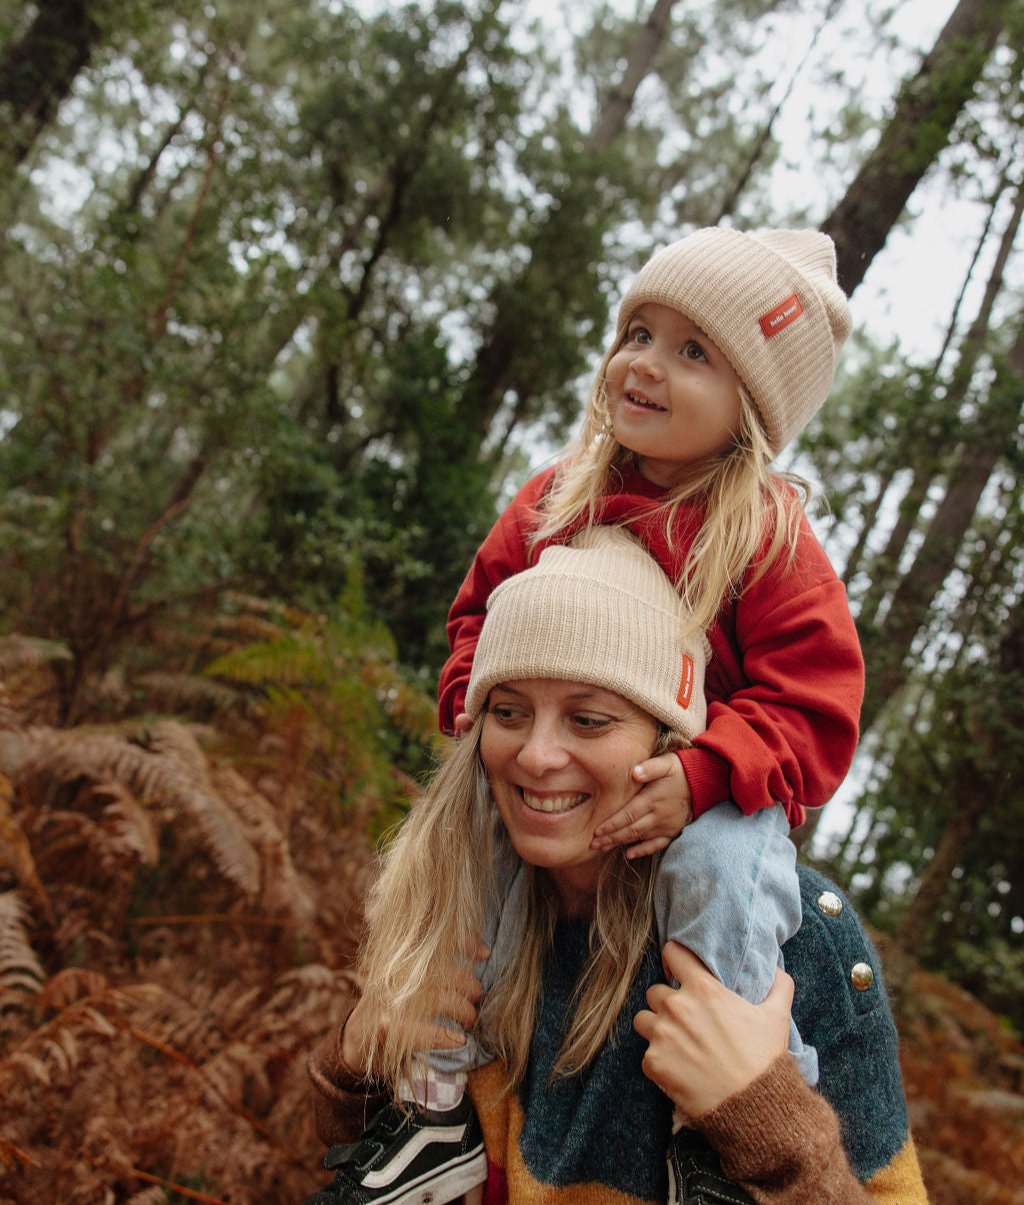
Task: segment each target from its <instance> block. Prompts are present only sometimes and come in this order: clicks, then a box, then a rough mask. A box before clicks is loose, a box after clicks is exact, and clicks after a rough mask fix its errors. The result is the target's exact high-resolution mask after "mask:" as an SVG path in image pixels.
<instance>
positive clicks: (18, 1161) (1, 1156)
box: [0, 1134, 39, 1172]
mask: <svg viewBox="0 0 1024 1205" xmlns="http://www.w3.org/2000/svg"><path fill="white" fill-rule="evenodd" d="M0 1164H2V1165H3V1166H4V1167H6V1168H7V1170H8V1171H12V1172H13V1171H17V1170H18V1168H20V1167H38V1166H39V1160H38V1159H33V1158H32V1156H31V1155H30V1154H29V1153H28V1151H23V1150H22V1149H21V1147H20V1146H17V1145H16V1144H15V1143H13V1142H9V1141H8V1140H7V1139H6V1138H5V1137H4V1136H3V1134H0Z"/></svg>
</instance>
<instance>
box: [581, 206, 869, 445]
mask: <svg viewBox="0 0 1024 1205" xmlns="http://www.w3.org/2000/svg"><path fill="white" fill-rule="evenodd" d="M644 302H657V303H658V304H660V305H666V306H669V307H670V308H671V309H674V310H679V311H680V313H683V314H685V315H686V316H687V317H688V318H689V319H690V320H691V321H692V322H695V323H696V324H697V326H699V327H700V329H701V330H702V331H704V332H705V334H707V335H708V337H709V338H710V339H712V340H713V341H714V342H715V343H716V344H717V345H718V347H719V349H720V350H721V351H722V352H723V354H724V355H725V357H726V359H728V361H729V363H730V364H731V365H732V366H733V368H734V369H735V370H736V374H737V376H739V378H740V380H741V381H742V382H743V384H744V385H745V386H746V388H747V391H748V392H749V393H750V396H751V398H752V399H753V402H754V405H755V406H756V407H757V410H758V413H759V414H760V416H761V421H762V423H763V424H764V428H765V431H766V432H767V434H768V441H769V443H770V444H771V447H772V451H773V452H776V453H777V452H779V451H781V450H782V448H783V447H785V445H786V444H787V443H789V441H790V440H791V439H792V438H793V437H794V436H795V435H798V434H799V433H800V432H801V431H802V430H803V428H804V427H805V426H806V425H807V423H808V421H809V420H810V418H811V416H812V415H813V414H814V413H815V412H816V411H817V410H818V408H819V407H820V406H821V404H822V402H824V400H825V398H826V397H827V396H828V391H829V390H830V389H831V388H832V379H833V377H834V376H835V370H836V360H837V358H838V355H839V349H840V348H841V347H842V345H843V342H844V341H845V339H846V336H847V335H848V334H849V333H850V309H849V306H848V305H847V303H846V295H845V294H844V293H843V291H842V289H840V287H839V285H838V284H837V283H836V252H835V245H834V244H833V242H832V240H831V239H830V238H829V237H828V235H827V234H822V233H821V232H820V231H818V230H754V231H751V232H750V233H749V234H745V233H743V232H742V231H740V230H730V229H727V228H726V227H720V226H713V227H708V228H707V229H704V230H697V231H695V232H694V233H693V234H690V235H687V237H686V238H683V239H680V240H679V241H678V242H676V243H671V244H670V245H669V246H667V247H663V248H662V249H661V250H660V251H658V252H657V253H656V254H655V255H654V256H653V257H652V258H651V259H650V260H649V261H648V262H647V264H646V265H645V266H644V267H643V268H641V269H640V272H639V274H638V275H637V277H636V279H635V280H634V281H633V283H632V285H630V287H629V290H628V291H627V293H626V295H625V297H624V298H623V299H622V304H621V305H620V307H619V321H618V334H617V337H616V341H615V347H616V348H617V347H618V346H619V344H620V343H621V340H622V335H623V332H624V330H625V327H626V325H627V323H628V322H629V320H630V318H631V317H632V316H633V314H634V313H635V312H636V310H637V309H638V308H639V307H640V306H641V305H643V304H644ZM612 354H613V353H612V352H609V354H608V356H607V357H606V358H605V365H607V362H608V359H609V358H610V357H611V355H612ZM602 374H603V369H602Z"/></svg>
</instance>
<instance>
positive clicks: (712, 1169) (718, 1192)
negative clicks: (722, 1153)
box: [668, 1127, 754, 1205]
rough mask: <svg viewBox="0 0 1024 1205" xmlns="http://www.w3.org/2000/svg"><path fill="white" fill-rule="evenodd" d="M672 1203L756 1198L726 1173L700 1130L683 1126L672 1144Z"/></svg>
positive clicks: (732, 1204)
mask: <svg viewBox="0 0 1024 1205" xmlns="http://www.w3.org/2000/svg"><path fill="white" fill-rule="evenodd" d="M668 1199H669V1205H754V1198H753V1197H752V1196H750V1195H749V1194H748V1193H747V1192H745V1191H744V1190H743V1189H742V1188H740V1186H739V1185H738V1184H734V1183H733V1182H732V1181H731V1180H727V1179H726V1178H725V1176H724V1175H723V1174H722V1165H721V1164H720V1163H719V1161H718V1156H717V1155H716V1154H715V1151H714V1148H713V1147H712V1145H711V1144H710V1143H709V1142H708V1141H707V1139H706V1138H703V1137H702V1136H701V1135H700V1134H698V1133H697V1131H696V1130H690V1129H687V1128H685V1127H684V1128H682V1129H679V1130H676V1132H675V1133H674V1134H673V1135H672V1141H671V1143H670V1144H669V1148H668Z"/></svg>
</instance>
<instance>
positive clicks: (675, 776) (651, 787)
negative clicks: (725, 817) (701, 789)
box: [590, 753, 693, 860]
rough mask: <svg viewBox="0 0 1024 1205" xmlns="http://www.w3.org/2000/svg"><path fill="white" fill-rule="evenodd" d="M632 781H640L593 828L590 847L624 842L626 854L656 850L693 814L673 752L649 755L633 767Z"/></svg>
mask: <svg viewBox="0 0 1024 1205" xmlns="http://www.w3.org/2000/svg"><path fill="white" fill-rule="evenodd" d="M632 778H633V781H634V782H640V783H643V784H644V785H643V786H642V787H641V788H640V790H638V791H637V793H636V794H635V795H634V796H633V798H632V799H630V800H629V802H628V803H627V804H626V806H625V807H623V808H620V809H619V811H617V812H616V813H615V814H614V815H613V816H609V817H608V819H607V820H605V821H604V823H603V824H599V825H598V827H597V828H596V829H595V830H594V839H593V841H591V843H590V846H591V849H600V850H609V849H612V848H613V847H614V846H616V845H628V846H629V848H628V849H627V850H626V857H627V858H628V859H630V860H632V859H633V858H643V857H646V855H647V854H656V853H658V852H659V851H661V850H663V849H664V848H665V847H666V846H667V845H668V843H669V842H670V841H671V840H672V839H673V838H674V837H678V836H679V834H680V833H681V832H682V831H683V829H684V828H685V827H686V826H687V824H689V822H690V819H691V817H692V815H693V809H692V807H691V803H690V784H689V782H688V781H687V778H686V771H685V770H684V769H683V765H682V762H680V760H679V758H678V757H677V756H676V754H675V753H663V754H662V755H661V756H660V757H651V758H648V760H647V761H644V762H640V764H639V765H637V766H634V767H633V772H632Z"/></svg>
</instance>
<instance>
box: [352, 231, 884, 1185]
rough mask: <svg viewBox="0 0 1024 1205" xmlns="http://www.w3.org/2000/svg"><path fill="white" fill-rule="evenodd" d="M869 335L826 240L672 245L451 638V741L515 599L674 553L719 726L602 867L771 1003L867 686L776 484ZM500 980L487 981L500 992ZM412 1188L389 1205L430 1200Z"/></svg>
mask: <svg viewBox="0 0 1024 1205" xmlns="http://www.w3.org/2000/svg"><path fill="white" fill-rule="evenodd" d="M849 329H850V316H849V309H848V307H847V303H846V298H845V296H844V295H843V293H842V291H841V289H840V288H839V286H838V284H837V283H836V265H835V250H834V247H833V245H832V242H831V240H830V239H829V238H828V237H827V236H825V235H823V234H821V233H819V232H817V231H813V230H759V231H754V232H751V233H743V232H740V231H738V230H731V229H724V228H712V229H705V230H699V231H697V232H696V233H694V234H691V235H689V236H688V237H686V238H684V239H682V240H680V241H679V242H676V243H673V244H671V245H670V246H668V247H665V248H663V249H662V250H661V251H659V252H658V253H657V254H656V255H654V257H653V258H652V259H651V260H650V261H649V262H648V263H647V264H646V265H645V267H644V268H643V269H642V270H641V271H640V273H639V274H638V276H637V277H636V279H635V280H634V282H633V284H632V285H631V286H630V288H629V290H628V291H627V293H626V295H625V297H624V299H623V301H622V303H621V305H620V307H619V312H618V322H617V330H616V335H615V338H614V340H613V342H612V345H611V347H610V348H609V350H608V352H607V353H606V355H605V357H604V360H603V361H602V363H601V366H600V368H599V370H598V373H597V377H596V380H595V383H594V386H593V389H592V392H591V396H590V400H589V404H588V407H587V412H586V415H585V419H584V424H583V429H582V433H581V437H580V440H579V443H578V445H577V447H576V448H575V449H574V450H573V451H572V452H571V454H570V455H569V456H568V457H567V458H566V459H565V460H563V461H562V462H561V463H559V464H557V465H556V466H555V467H554V468H553V469H549V470H547V471H545V472H542V473H540V474H539V475H538V476H536V477H534V478H533V479H532V480H531V481H529V482H528V483H527V484H526V485H525V486H524V487H523V489H522V490H520V492H519V494H518V495H517V496H516V498H515V499H514V501H513V502H512V503H511V504H510V506H509V507H508V508H507V510H506V511H505V512H504V513H503V514H502V515H501V516H500V518H499V519H498V521H497V523H496V524H495V526H494V528H493V529H492V531H491V532H490V534H489V535H488V537H487V538H486V540H485V541H484V543H483V544H482V545H481V547H480V550H479V551H478V553H477V556H476V558H475V560H474V562H473V565H472V566H471V568H470V570H469V573H468V574H467V576H466V579H465V581H464V583H463V585H462V587H461V589H460V590H459V593H458V595H457V597H456V599H455V602H454V604H453V605H452V608H451V611H450V614H449V621H448V637H449V643H450V647H451V650H452V652H451V656H450V658H449V660H448V662H447V664H446V665H445V667H444V670H443V672H442V675H441V682H440V691H439V695H440V722H441V727H442V729H443V730H445V731H447V732H449V733H451V732H455V731H459V730H461V729H462V728H463V727H464V726H465V724H466V717H465V716H464V712H465V710H466V704H465V697H466V689H467V685H468V682H469V679H470V672H471V667H472V662H473V654H474V651H475V648H476V642H477V638H478V636H479V634H480V630H481V627H482V625H483V621H484V616H485V609H486V603H487V600H488V598H489V597H490V595H491V593H492V591H493V590H494V589H495V588H496V587H497V586H498V585H499V584H500V583H501V582H502V581H504V580H506V579H507V578H509V577H511V576H513V575H515V574H518V573H521V572H523V571H524V570H526V569H527V568H528V567H529V566H530V565H532V564H535V563H536V562H537V559H538V557H539V556H540V554H541V552H542V551H543V549H545V548H546V547H548V546H549V545H551V544H565V543H569V542H570V541H571V540H572V539H573V537H574V536H575V535H576V534H577V533H578V532H579V531H580V530H581V529H583V528H585V527H587V526H595V525H613V526H624V527H627V528H628V529H629V530H630V531H631V532H632V533H633V534H634V535H635V536H636V537H637V538H638V539H639V540H640V541H641V543H642V544H643V545H644V547H646V548H647V550H648V551H649V552H650V553H651V554H652V555H653V556H654V558H655V559H656V560H657V562H658V563H659V564H660V565H661V567H662V568H663V569H664V571H665V572H666V574H667V575H668V577H669V578H670V579H671V580H672V581H673V582H674V583H675V584H676V587H677V589H678V591H679V595H680V597H681V607H680V617H681V619H680V622H681V623H682V622H685V623H686V624H687V625H688V629H689V630H692V631H694V632H698V633H699V632H700V631H701V630H702V629H703V630H706V635H707V639H708V641H709V644H710V648H711V654H712V655H711V659H710V662H709V664H708V667H707V673H706V678H705V684H704V687H705V692H706V698H707V726H706V729H705V730H704V731H703V732H702V733H700V734H699V735H696V736H695V737H694V739H693V741H692V743H691V744H690V745H689V746H688V747H686V748H682V749H679V750H678V751H675V752H671V753H667V754H663V755H661V756H659V757H655V758H652V759H650V760H648V761H646V762H643V763H641V764H640V765H638V766H637V767H635V769H634V776H635V778H636V780H637V782H638V783H641V784H643V786H642V789H640V790H639V791H638V793H637V794H636V795H635V796H634V797H633V799H632V800H631V801H630V803H629V804H628V805H627V807H626V808H625V809H623V811H622V812H620V813H619V814H618V815H617V816H615V817H613V818H612V819H611V820H610V821H608V822H606V823H605V824H603V825H602V826H600V828H599V829H598V830H597V832H596V833H595V837H594V842H595V847H597V848H607V847H610V846H611V845H613V844H621V843H627V842H628V843H633V844H632V846H631V848H630V849H629V850H628V851H627V853H626V856H627V857H630V856H634V857H635V856H641V855H644V854H647V853H651V852H654V851H656V850H659V849H665V853H664V855H663V858H662V863H661V868H660V871H659V899H658V901H657V905H656V911H657V920H658V930H659V935H660V936H661V938H662V940H668V939H670V938H671V939H674V940H676V941H679V942H680V943H681V944H682V945H684V946H687V947H688V948H689V949H691V950H692V951H693V952H694V953H695V954H697V956H698V957H700V958H701V960H702V961H703V962H704V963H705V964H706V965H707V966H708V967H709V968H710V969H711V970H712V972H714V973H715V975H716V976H717V977H718V978H720V979H721V981H722V982H723V983H725V984H726V985H727V986H728V987H730V988H732V989H733V990H734V991H737V992H739V994H740V995H742V996H744V997H745V998H747V999H749V1000H752V1001H754V1002H757V1001H760V1000H761V999H763V998H764V996H765V995H766V994H767V992H768V989H769V988H770V986H771V984H772V981H773V979H774V974H775V969H776V966H777V965H778V963H779V961H780V953H779V947H780V945H781V944H782V943H783V942H784V941H785V940H786V938H787V937H788V936H789V935H790V934H791V933H792V932H793V931H794V929H795V928H796V927H797V926H798V925H799V918H800V904H799V893H798V889H797V882H796V876H795V873H794V871H793V864H794V852H793V846H792V843H791V842H790V841H789V839H788V834H789V829H790V827H795V826H796V825H798V824H800V823H801V822H802V821H803V819H804V817H805V811H806V809H807V808H808V807H820V806H822V805H823V804H824V803H826V802H827V800H828V799H829V798H830V797H831V795H832V794H833V792H834V791H835V789H836V787H837V786H838V785H839V783H840V782H841V781H842V779H843V777H844V776H845V774H846V772H847V770H848V769H849V766H850V762H851V760H852V757H853V753H854V749H855V747H856V743H857V738H858V718H859V714H860V705H861V700H862V696H863V684H864V682H863V678H864V671H863V660H862V657H861V653H860V647H859V643H858V640H857V634H856V630H855V628H854V624H853V620H852V618H851V616H850V612H849V608H848V606H847V602H846V595H845V590H844V587H843V585H842V583H841V582H840V581H839V580H838V578H837V576H836V574H835V571H834V570H833V568H832V566H831V565H830V563H829V561H828V558H827V557H826V555H825V553H824V550H823V549H822V548H821V545H820V544H819V543H818V541H817V539H816V538H815V536H814V535H813V533H812V531H811V528H810V526H809V524H808V523H807V520H806V517H805V515H804V513H803V503H804V501H805V496H802V495H801V492H800V490H802V489H803V484H802V483H799V482H797V479H795V478H793V477H791V476H789V475H787V474H783V473H779V472H776V471H773V470H772V469H771V468H770V467H769V466H770V462H771V461H772V459H773V458H774V457H775V456H776V455H777V454H778V453H779V452H780V451H781V449H782V448H783V447H784V446H785V445H786V444H787V443H788V442H789V441H790V440H791V439H792V438H793V437H794V436H796V435H797V434H798V433H799V432H800V431H801V430H802V429H803V427H804V426H805V425H806V423H807V422H808V421H809V419H810V418H811V417H812V416H813V415H814V413H815V412H816V411H817V410H818V408H819V407H820V406H821V404H822V403H823V402H824V400H825V398H826V396H827V394H828V392H829V389H830V388H831V385H832V380H833V377H834V373H835V366H836V359H837V355H838V352H839V349H840V347H841V346H842V343H843V342H844V340H845V338H846V336H847V334H848V333H849ZM797 486H799V489H798V488H795V487H797ZM769 881H770V882H771V883H772V888H771V889H770V890H767V891H766V890H764V889H763V885H764V884H765V883H766V882H769ZM492 928H493V926H492ZM497 957H498V955H497V954H495V955H493V956H492V959H491V962H492V963H494V962H495V960H496V958H497ZM496 973H497V968H496V967H495V966H493V965H492V966H488V968H487V973H486V978H485V983H486V982H487V981H490V980H493V978H494V977H495V976H496ZM463 1049H464V1050H467V1051H470V1052H473V1053H474V1054H475V1051H476V1048H475V1045H474V1044H468V1045H467V1047H466V1048H463ZM791 1051H792V1053H793V1055H794V1058H795V1059H796V1061H797V1064H798V1066H799V1067H800V1070H801V1072H802V1074H803V1075H804V1078H805V1079H807V1080H808V1082H810V1083H814V1082H815V1081H816V1079H817V1061H816V1055H815V1052H814V1051H813V1049H811V1048H808V1047H804V1046H803V1044H802V1042H801V1041H800V1038H799V1034H798V1033H797V1032H796V1030H795V1027H794V1029H793V1032H792V1034H791ZM448 1054H449V1056H450V1054H451V1052H448ZM479 1057H483V1056H479ZM473 1065H475V1064H472V1063H466V1062H465V1060H464V1061H463V1063H462V1064H459V1063H458V1062H457V1061H456V1062H455V1063H453V1061H452V1060H451V1058H450V1057H449V1058H448V1059H447V1060H445V1059H433V1058H432V1059H431V1065H430V1071H429V1073H428V1074H427V1075H426V1077H425V1083H424V1085H423V1086H421V1087H419V1088H414V1087H413V1086H411V1085H410V1087H409V1099H410V1101H411V1102H412V1103H414V1104H415V1105H418V1106H420V1107H421V1108H423V1109H428V1110H429V1112H424V1113H421V1114H420V1121H421V1123H422V1124H420V1125H418V1126H417V1127H416V1129H415V1135H416V1136H415V1139H414V1141H415V1142H416V1143H417V1144H418V1149H420V1150H423V1149H426V1148H428V1147H429V1146H430V1139H429V1135H430V1130H431V1127H432V1126H436V1125H442V1124H443V1122H444V1120H445V1118H444V1113H445V1111H446V1110H456V1111H458V1115H460V1116H461V1113H462V1112H465V1110H466V1108H467V1105H468V1101H463V1099H462V1092H463V1085H464V1083H465V1075H466V1070H467V1069H469V1067H471V1066H473ZM453 1067H455V1069H454V1070H453V1069H452V1068H453ZM455 1116H456V1113H455V1112H452V1113H449V1117H450V1118H451V1119H454V1117H455ZM405 1141H406V1139H405V1137H403V1139H402V1142H403V1143H404V1142H405ZM439 1148H440V1144H439ZM397 1162H400V1158H399V1155H398V1153H396V1163H397ZM394 1188H395V1185H393V1184H392V1185H390V1186H389V1193H390V1195H388V1196H387V1200H388V1202H389V1205H401V1203H402V1202H405V1201H409V1202H411V1201H414V1200H415V1201H420V1200H422V1199H423V1198H422V1195H420V1196H413V1195H408V1196H403V1195H401V1194H398V1195H395V1193H394V1191H393V1189H394ZM361 1199H362V1200H364V1201H370V1200H374V1201H376V1200H383V1199H384V1196H383V1195H373V1194H370V1195H366V1196H363V1197H362V1198H361ZM438 1199H440V1198H438Z"/></svg>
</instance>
